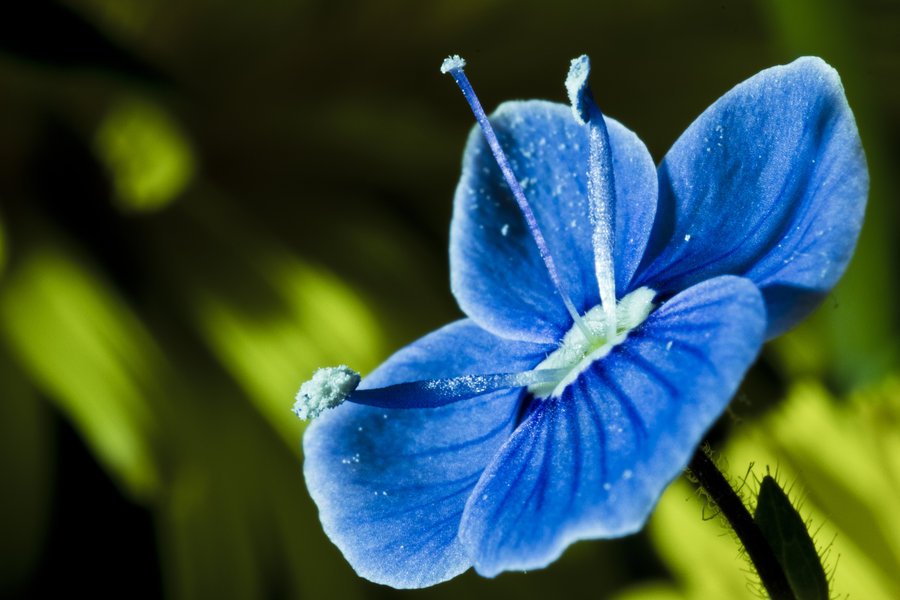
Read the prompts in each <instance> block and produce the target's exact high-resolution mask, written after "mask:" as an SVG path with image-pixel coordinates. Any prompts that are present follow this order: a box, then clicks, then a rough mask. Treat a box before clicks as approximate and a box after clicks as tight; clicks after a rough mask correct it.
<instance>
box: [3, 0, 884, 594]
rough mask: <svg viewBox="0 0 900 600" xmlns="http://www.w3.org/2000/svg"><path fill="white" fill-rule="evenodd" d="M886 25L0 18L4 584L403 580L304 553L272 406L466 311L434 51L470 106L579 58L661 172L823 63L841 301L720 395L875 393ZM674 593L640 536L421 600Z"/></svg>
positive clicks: (561, 7) (450, 142) (237, 590)
mask: <svg viewBox="0 0 900 600" xmlns="http://www.w3.org/2000/svg"><path fill="white" fill-rule="evenodd" d="M898 39H900V3H898V2H896V1H895V0H862V1H856V2H851V1H849V0H819V1H812V0H798V1H791V2H785V1H781V0H758V1H749V0H742V1H737V2H707V1H681V2H674V1H673V2H664V1H661V0H645V1H636V2H629V3H611V2H609V3H607V2H590V3H587V2H575V1H571V0H558V1H556V2H554V3H552V4H551V3H547V2H534V1H512V0H490V1H484V2H476V1H463V2H461V1H452V0H437V1H433V2H421V1H415V0H391V1H370V2H364V1H362V0H357V1H349V0H337V1H334V0H332V1H285V0H264V1H259V2H244V1H236V0H235V1H232V0H227V1H223V0H220V1H216V2H213V1H211V0H181V1H176V0H155V1H150V0H144V1H141V0H67V1H65V2H62V1H60V2H51V1H50V0H41V1H34V2H26V3H15V4H12V3H10V4H8V5H4V7H3V8H0V406H2V408H0V454H2V458H0V476H2V481H3V491H2V496H3V498H2V499H0V520H2V523H0V532H2V533H0V593H2V594H3V595H4V596H8V597H10V598H19V597H21V598H25V597H48V596H50V595H51V594H55V593H60V592H63V591H64V592H65V593H67V594H72V593H84V594H88V595H89V596H92V597H143V596H146V597H160V596H166V597H174V598H179V597H191V598H199V597H211V598H228V597H247V598H251V597H258V598H288V597H332V596H346V597H372V598H378V597H394V596H405V595H411V594H412V593H411V592H394V591H392V590H389V589H387V588H383V587H381V586H375V585H373V584H369V583H367V582H365V581H362V580H360V579H358V578H357V577H356V576H355V574H353V572H352V570H351V569H350V568H349V567H348V566H347V565H346V563H345V562H344V561H343V559H342V557H341V556H340V554H339V553H338V551H337V550H336V549H334V548H333V547H332V546H331V545H330V543H329V542H328V541H327V539H326V538H325V536H324V534H323V533H322V532H321V529H320V527H319V524H318V521H317V519H316V516H315V509H314V507H313V505H312V503H311V501H310V500H309V499H308V496H307V495H306V492H305V488H304V484H303V480H302V474H301V457H300V450H299V439H300V435H301V425H300V423H298V422H295V420H294V419H293V417H292V416H291V415H290V413H289V412H288V411H287V408H289V406H290V404H291V402H292V397H293V394H294V393H295V391H296V388H297V387H298V386H299V384H300V383H301V382H302V381H303V380H304V379H306V378H307V377H308V376H309V375H310V373H311V372H312V370H313V369H314V368H315V367H316V366H318V365H322V364H334V363H343V362H349V363H350V364H352V365H353V366H354V367H355V368H358V369H359V370H361V371H363V372H366V371H367V370H370V369H371V368H372V367H373V366H374V365H376V364H378V362H379V361H380V360H383V359H384V358H385V357H386V356H387V355H388V354H390V352H392V351H393V350H394V349H396V348H399V347H401V346H402V345H404V344H405V343H408V342H409V341H411V340H413V339H415V338H416V337H418V336H420V335H422V334H424V333H426V332H428V331H430V330H432V329H434V328H436V327H438V326H440V325H442V324H444V323H446V322H448V321H450V320H452V319H455V318H457V317H459V316H460V313H459V309H458V308H457V307H456V304H455V302H454V300H453V298H452V296H451V294H450V292H449V284H448V264H447V255H446V249H447V242H448V226H449V218H450V213H451V199H452V196H453V190H454V186H455V184H456V179H457V177H458V175H459V164H460V157H461V153H462V148H463V144H464V141H465V139H466V136H467V134H468V131H469V129H470V128H471V127H472V125H473V122H474V121H473V117H472V115H471V114H470V112H469V111H468V108H467V106H466V104H465V102H464V100H463V98H462V97H461V95H460V94H459V92H458V90H457V89H456V87H455V86H454V85H453V82H452V80H451V79H450V78H449V77H447V76H442V75H441V73H440V71H439V66H440V63H441V61H442V59H443V58H444V57H445V56H446V55H448V54H451V53H459V54H461V55H463V56H464V57H465V58H466V59H467V61H468V64H469V66H468V69H467V72H468V74H469V77H470V79H471V81H472V83H473V85H474V87H475V89H476V90H477V91H478V93H479V96H480V98H481V100H482V102H483V104H484V105H485V106H486V107H487V108H488V109H489V110H490V109H491V108H492V107H494V106H496V105H497V104H498V103H500V102H502V101H504V100H508V99H518V98H545V99H550V100H555V101H560V102H564V101H565V95H564V89H563V80H564V78H565V74H566V71H567V68H568V61H569V60H570V59H571V58H573V57H575V56H578V55H580V54H582V53H587V54H589V55H590V56H591V58H592V64H593V73H592V86H593V89H594V93H595V96H596V98H597V101H598V104H599V106H600V108H601V109H602V110H603V111H604V112H606V113H607V114H608V115H610V116H613V117H615V118H616V119H618V120H619V121H621V122H622V123H624V124H625V125H626V126H628V127H630V128H631V129H633V130H634V131H635V132H636V133H637V134H638V135H639V136H640V137H641V138H642V139H643V140H644V141H645V143H646V144H647V146H648V148H649V149H650V152H651V154H652V155H653V156H654V158H655V159H656V160H657V161H658V160H659V159H661V158H662V156H663V155H664V153H665V151H666V149H667V148H668V146H669V145H670V144H671V143H672V142H673V141H674V140H675V139H676V137H677V136H678V134H679V133H680V132H681V131H682V130H683V129H684V128H685V127H686V126H687V125H688V124H689V123H690V122H691V121H692V120H693V118H694V117H695V116H696V115H698V114H699V113H700V112H701V111H702V110H703V109H704V108H705V107H706V106H708V105H709V104H710V103H711V102H712V101H714V100H715V99H716V98H717V97H718V96H720V95H721V94H722V93H724V92H725V91H726V90H727V89H729V88H730V87H731V86H733V85H734V84H736V83H738V82H740V81H742V80H743V79H745V78H747V77H749V76H750V75H752V74H754V73H756V72H757V71H759V70H761V69H763V68H765V67H768V66H771V65H774V64H782V63H785V62H789V61H791V60H793V59H794V58H796V57H797V56H801V55H804V54H816V55H820V56H822V57H823V58H824V59H825V60H826V61H827V62H829V63H830V64H832V65H833V66H835V67H836V68H837V69H838V71H839V72H840V73H841V75H842V78H843V80H844V83H845V87H846V91H847V96H848V98H849V101H850V104H851V106H852V107H853V109H854V111H855V113H856V115H857V119H858V123H859V126H860V132H861V135H862V137H863V142H864V146H865V148H866V151H867V156H868V159H869V166H870V171H871V177H872V191H871V197H870V204H869V213H868V217H867V222H866V226H865V229H864V233H863V237H862V240H861V242H860V247H859V251H858V254H857V257H856V258H855V259H854V263H853V265H852V267H851V270H850V271H849V272H848V275H847V277H846V278H845V280H844V282H843V283H842V284H841V287H840V288H839V289H838V291H837V292H836V293H835V294H834V295H833V296H832V297H831V298H829V300H828V301H827V302H826V303H825V306H824V307H823V309H822V311H820V313H819V314H817V315H816V316H815V317H814V318H813V319H812V320H811V321H810V323H808V324H806V325H804V326H803V327H802V328H801V329H800V330H798V331H796V332H793V333H791V334H790V335H789V336H787V338H785V340H784V341H782V342H779V344H780V345H775V346H773V347H772V348H770V349H769V350H767V351H766V353H765V354H764V357H763V359H762V361H761V363H760V364H759V365H758V366H757V367H756V368H755V369H754V370H753V371H752V372H751V375H750V377H749V378H748V381H747V385H746V387H745V391H744V392H743V395H744V397H747V396H752V397H753V400H754V401H755V402H756V404H757V405H758V406H768V405H770V404H772V403H774V402H776V401H777V400H779V399H780V398H781V396H782V395H783V394H784V390H785V389H787V388H788V387H789V385H790V384H791V382H792V381H796V380H800V379H808V378H812V379H815V380H816V381H819V382H821V383H822V384H823V385H824V386H825V387H826V388H827V389H829V390H831V392H832V393H834V394H835V395H836V396H841V395H842V394H846V393H849V392H851V391H853V390H856V389H860V388H861V387H864V386H866V385H869V384H871V383H872V382H874V381H878V380H880V379H881V378H883V377H884V376H885V374H886V373H888V372H890V371H891V369H892V368H893V365H894V363H895V357H896V353H895V350H896V341H895V335H896V324H897V316H898V315H897V307H896V301H895V298H896V291H897V290H896V287H897V279H896V263H895V260H896V238H895V234H894V231H896V228H897V223H898V220H897V214H896V202H895V200H896V198H897V191H898V185H897V173H896V169H895V165H897V164H898V158H900V44H898V42H897V40H898ZM756 412H759V411H756ZM744 418H747V419H753V418H755V416H754V415H746V416H745V417H744ZM730 430H731V426H730V425H728V424H725V425H722V426H720V427H719V428H718V429H717V431H716V436H718V437H717V439H724V438H725V437H727V436H728V435H729V431H730ZM671 577H672V575H671V574H670V573H669V569H668V568H667V567H666V565H665V564H664V563H663V561H662V560H661V559H660V558H659V557H658V556H657V553H656V551H655V550H654V547H653V544H652V542H651V541H650V539H649V538H648V537H647V536H646V535H644V534H641V535H638V536H633V537H631V538H628V539H625V540H617V541H603V542H588V543H580V544H577V545H575V546H574V547H572V548H570V550H569V551H568V552H567V553H566V554H565V556H564V557H563V558H562V559H561V560H559V561H558V562H557V563H555V564H554V565H552V566H551V567H549V568H548V569H545V570H543V571H540V572H536V573H532V574H529V575H527V576H522V575H520V574H505V575H502V576H500V577H499V578H498V579H496V580H494V581H488V580H482V579H480V578H478V577H477V576H475V575H474V574H472V573H467V574H465V575H463V576H462V577H460V578H458V579H457V580H455V581H453V582H451V583H448V584H444V585H442V586H438V587H436V588H433V589H431V590H428V591H426V592H421V593H420V594H421V595H423V596H427V597H433V598H445V597H446V598H451V597H458V596H459V595H460V594H463V595H465V594H491V595H493V596H494V597H498V598H513V597H515V598H520V597H547V596H548V594H550V595H553V594H558V593H559V591H560V590H564V591H566V593H568V594H570V595H572V596H573V597H576V596H579V597H580V596H583V597H596V598H600V597H607V596H608V595H609V594H612V593H613V592H615V591H616V590H619V589H621V588H623V587H626V586H628V585H630V584H632V583H634V582H636V581H644V580H648V579H660V580H668V579H671Z"/></svg>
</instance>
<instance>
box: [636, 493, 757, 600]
mask: <svg viewBox="0 0 900 600" xmlns="http://www.w3.org/2000/svg"><path fill="white" fill-rule="evenodd" d="M698 498H699V496H698V495H697V493H696V492H695V491H694V490H693V489H692V488H691V487H690V486H689V485H688V484H687V482H686V481H685V480H683V479H678V480H676V481H675V482H674V483H673V484H672V485H671V486H669V489H668V490H667V491H666V492H665V494H663V497H662V499H661V500H660V503H659V504H658V505H657V507H656V510H655V511H654V513H653V517H652V520H651V525H650V532H651V535H652V537H653V542H654V545H655V546H656V548H657V550H658V551H659V553H660V555H661V557H662V559H663V561H665V563H666V564H667V565H668V566H669V568H670V569H671V570H672V572H673V573H674V574H675V576H676V578H677V579H678V581H679V582H680V584H681V591H682V592H683V594H684V596H683V597H684V598H685V599H691V600H693V599H696V600H704V599H707V598H731V599H734V600H742V599H746V600H756V599H757V598H758V597H759V594H758V593H757V592H756V590H751V585H750V581H751V576H750V575H748V571H750V570H751V567H750V564H749V562H748V560H747V559H746V558H744V557H743V556H742V555H741V551H740V546H739V543H738V541H737V539H736V538H735V537H734V535H728V533H726V532H728V531H730V530H729V529H727V526H726V525H724V524H723V523H722V522H720V521H719V518H718V517H717V513H716V512H715V511H714V509H711V508H709V507H708V506H707V507H704V506H703V505H702V504H701V503H700V502H698V501H697V500H698Z"/></svg>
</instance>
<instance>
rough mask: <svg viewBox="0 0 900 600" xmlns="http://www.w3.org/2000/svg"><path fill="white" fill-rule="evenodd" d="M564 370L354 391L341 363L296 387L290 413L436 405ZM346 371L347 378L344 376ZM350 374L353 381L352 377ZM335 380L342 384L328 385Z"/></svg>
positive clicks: (549, 379)
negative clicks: (353, 406)
mask: <svg viewBox="0 0 900 600" xmlns="http://www.w3.org/2000/svg"><path fill="white" fill-rule="evenodd" d="M567 372H568V369H539V370H534V371H525V372H524V373H495V374H489V375H463V376H462V377H451V378H445V379H425V380H421V381H411V382H408V383H398V384H395V385H388V386H385V387H381V388H374V389H368V390H358V389H356V386H357V385H359V375H358V374H356V373H355V372H354V371H351V370H350V369H348V368H347V367H345V366H340V367H329V368H324V369H319V370H318V371H316V373H315V374H314V375H313V378H312V379H311V380H310V381H307V382H306V383H304V384H303V385H302V386H300V392H299V393H298V394H297V403H296V404H294V413H296V415H297V416H298V417H300V418H301V419H303V420H307V419H313V418H315V417H317V416H319V415H320V414H321V413H322V412H324V411H325V410H326V409H328V408H333V407H335V406H337V405H338V404H341V403H342V402H344V401H347V402H353V403H356V404H363V405H366V406H374V407H377V408H390V409H395V408H437V407H439V406H445V405H447V404H452V403H454V402H459V401H461V400H468V399H469V398H474V397H475V396H480V395H482V394H487V393H489V392H496V391H500V390H506V389H513V388H526V387H529V386H534V385H540V384H553V383H555V382H558V381H559V380H560V379H561V378H563V377H565V375H566V373H567ZM348 374H349V376H350V378H351V381H347V380H346V379H345V376H347V375H348ZM353 377H355V380H352V379H353ZM335 379H339V380H341V382H342V383H341V384H339V385H332V384H331V383H332V382H333V381H334V380H335Z"/></svg>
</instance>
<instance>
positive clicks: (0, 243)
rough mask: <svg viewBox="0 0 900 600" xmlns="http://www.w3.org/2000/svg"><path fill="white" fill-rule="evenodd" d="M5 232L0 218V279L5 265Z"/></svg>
mask: <svg viewBox="0 0 900 600" xmlns="http://www.w3.org/2000/svg"><path fill="white" fill-rule="evenodd" d="M6 252H7V250H6V233H5V232H4V230H3V220H2V218H0V280H2V278H3V270H4V268H5V267H6Z"/></svg>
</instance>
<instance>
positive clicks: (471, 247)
mask: <svg viewBox="0 0 900 600" xmlns="http://www.w3.org/2000/svg"><path fill="white" fill-rule="evenodd" d="M491 123H492V124H493V126H494V128H495V130H496V132H497V137H498V138H499V140H500V144H501V145H502V146H503V149H504V150H505V152H506V153H507V155H508V157H509V161H510V164H511V166H512V169H513V171H514V172H515V174H516V177H517V178H518V179H519V181H520V182H521V184H522V188H523V190H524V192H525V195H526V196H527V197H528V201H529V202H530V204H531V207H532V209H533V210H534V213H535V216H536V217H537V221H538V224H539V225H540V228H541V231H542V232H543V234H544V237H545V238H546V239H547V244H548V246H549V248H550V252H551V254H552V256H553V259H554V262H555V263H556V267H557V269H558V270H559V274H560V277H561V279H562V281H563V285H564V286H565V287H566V289H565V291H566V293H568V294H569V296H570V297H571V299H572V301H573V303H574V304H575V307H576V308H577V309H579V310H580V311H581V312H584V311H586V310H588V309H590V308H592V307H594V306H596V305H597V304H598V303H599V301H600V296H599V291H598V286H597V278H596V275H595V274H594V258H593V246H592V243H591V232H592V230H591V223H590V219H589V203H588V197H587V172H588V150H589V146H588V127H587V126H585V125H582V124H579V123H576V122H575V119H574V117H573V116H572V109H571V108H570V107H568V106H566V105H563V104H554V103H551V102H543V101H529V102H506V103H504V104H502V105H500V107H499V108H498V109H497V111H496V112H494V114H493V115H491ZM606 125H607V128H608V130H609V137H610V145H611V147H612V153H613V170H614V172H615V181H616V194H617V197H618V198H617V202H616V249H615V261H616V263H615V268H616V288H617V290H619V291H620V294H619V295H620V296H621V295H623V293H624V290H625V289H626V288H628V284H629V282H630V281H631V278H632V276H633V274H634V272H635V270H636V269H637V265H638V263H639V261H640V259H641V256H642V255H643V252H644V246H645V245H646V243H647V239H648V238H649V235H650V228H651V226H652V224H653V215H654V207H655V199H656V185H657V182H656V174H655V172H654V166H653V160H652V159H651V158H650V154H649V153H648V152H647V149H646V148H645V147H644V144H643V143H642V142H641V141H640V140H639V139H638V138H637V136H636V135H634V133H632V132H631V131H629V130H628V129H626V128H625V127H623V126H622V125H621V124H620V123H619V122H618V121H615V120H613V119H609V118H607V119H606ZM450 270H451V274H450V284H451V288H452V289H453V293H454V295H455V296H456V299H457V301H458V302H459V305H460V307H461V308H462V310H463V312H465V313H466V314H467V315H469V316H470V317H471V318H472V319H473V320H474V321H475V322H477V323H478V324H479V325H481V326H482V327H484V328H485V329H487V330H488V331H491V332H493V333H495V334H497V335H499V336H502V337H506V338H510V339H520V340H527V341H533V342H545V343H551V342H553V341H556V340H558V339H560V338H561V337H562V335H563V334H564V333H565V332H566V331H567V330H568V329H569V328H570V326H571V324H572V320H571V317H570V316H569V314H568V313H567V312H566V310H565V307H564V305H563V303H562V301H561V299H560V297H559V294H557V292H556V289H555V288H554V286H553V283H552V282H551V280H550V277H549V275H548V274H547V271H546V268H545V267H544V264H543V262H542V261H541V258H540V255H539V253H538V249H537V246H536V245H535V242H534V240H533V239H532V237H531V235H530V233H529V231H528V228H527V226H526V225H525V220H524V218H523V217H522V215H521V213H520V212H519V208H518V206H517V205H516V202H515V200H514V199H513V197H512V194H511V193H510V191H509V188H508V186H507V185H506V182H505V181H504V179H503V177H502V175H501V173H500V170H499V168H498V167H497V165H496V163H495V162H494V158H493V156H492V155H491V152H490V150H489V149H488V146H487V144H486V143H485V141H484V138H483V136H482V134H481V132H480V130H478V129H475V130H473V131H472V133H471V134H470V135H469V141H468V143H467V145H466V151H465V155H464V159H463V172H462V177H461V179H460V182H459V185H458V187H457V188H456V197H455V200H454V210H453V222H452V224H451V230H450Z"/></svg>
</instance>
